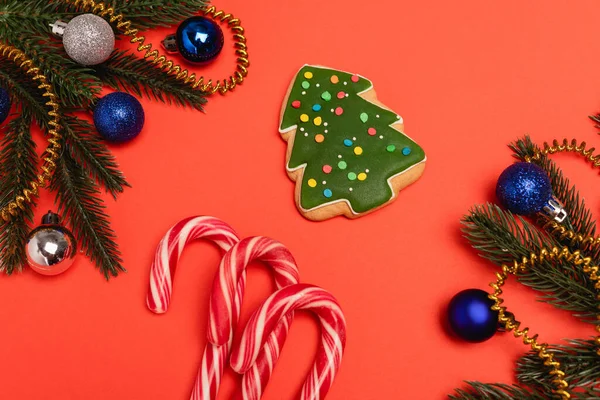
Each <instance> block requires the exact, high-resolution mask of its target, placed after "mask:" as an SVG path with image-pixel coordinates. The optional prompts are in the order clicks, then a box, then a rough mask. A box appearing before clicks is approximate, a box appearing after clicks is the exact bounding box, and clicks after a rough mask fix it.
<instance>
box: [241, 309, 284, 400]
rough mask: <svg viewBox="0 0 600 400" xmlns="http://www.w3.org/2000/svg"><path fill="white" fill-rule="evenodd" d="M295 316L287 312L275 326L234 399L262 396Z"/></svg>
mask: <svg viewBox="0 0 600 400" xmlns="http://www.w3.org/2000/svg"><path fill="white" fill-rule="evenodd" d="M293 318H294V317H293V313H290V314H287V315H286V317H284V318H283V319H282V320H281V322H280V323H279V324H278V325H277V326H276V327H275V330H274V331H273V333H272V334H271V336H270V337H269V339H268V340H267V342H266V343H265V345H264V347H263V352H262V353H260V355H259V356H258V358H257V359H256V362H254V364H252V367H251V368H250V369H249V370H248V371H247V372H246V373H245V374H244V376H243V377H242V389H241V391H238V392H236V393H235V395H234V400H259V399H260V398H261V397H262V394H263V391H264V389H265V388H266V387H267V384H268V383H269V380H270V379H271V375H273V368H274V367H275V363H276V362H277V360H278V359H279V355H280V353H281V349H282V347H283V345H284V344H285V340H286V339H287V335H288V332H289V329H290V324H291V323H292V320H293ZM273 337H274V338H276V340H275V339H273Z"/></svg>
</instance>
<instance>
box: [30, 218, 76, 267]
mask: <svg viewBox="0 0 600 400" xmlns="http://www.w3.org/2000/svg"><path fill="white" fill-rule="evenodd" d="M25 252H26V254H27V263H28V264H29V266H30V267H31V268H32V269H33V270H34V271H36V272H38V273H40V274H42V275H58V274H61V273H63V272H65V271H66V270H67V269H69V267H70V266H71V265H73V262H74V261H75V256H76V255H77V245H76V243H75V238H74V237H73V234H72V233H71V232H70V231H69V230H68V229H67V228H65V227H64V226H62V225H60V224H59V217H58V215H57V214H54V213H52V212H48V214H46V215H45V216H44V217H43V218H42V225H40V226H39V227H37V228H35V229H34V230H33V231H31V233H30V234H29V236H28V239H27V245H26V247H25Z"/></svg>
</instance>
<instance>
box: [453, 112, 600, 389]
mask: <svg viewBox="0 0 600 400" xmlns="http://www.w3.org/2000/svg"><path fill="white" fill-rule="evenodd" d="M598 118H599V119H598V121H599V122H600V117H598ZM509 147H510V148H511V149H512V150H513V152H514V156H515V157H516V158H517V159H518V160H521V161H523V160H525V159H526V158H527V157H531V156H533V155H534V154H535V153H537V151H538V150H539V148H538V147H537V146H536V145H535V144H534V143H533V142H532V141H531V139H530V138H529V137H527V136H526V137H524V138H523V139H519V140H517V141H515V142H514V143H511V144H510V145H509ZM534 162H535V163H537V164H538V165H539V166H541V167H542V168H543V169H544V170H545V171H546V172H547V173H548V175H549V176H550V180H551V184H552V189H553V193H554V195H555V196H556V197H557V199H558V200H560V201H561V202H562V204H563V205H564V207H565V210H566V211H567V213H568V215H569V219H568V221H567V222H566V224H567V227H568V228H569V229H573V230H575V231H577V232H578V233H581V234H582V235H595V234H596V223H595V221H594V220H593V218H592V214H591V211H590V210H589V209H588V208H587V206H586V204H585V201H584V199H583V197H581V196H580V194H579V192H578V191H577V189H576V188H575V186H573V185H572V184H571V183H570V181H569V179H568V178H567V177H566V176H565V175H564V174H563V173H562V171H561V169H560V168H559V167H558V165H557V164H556V163H555V162H554V161H552V160H551V159H549V158H548V157H545V156H544V157H541V158H540V159H539V160H536V161H534ZM546 222H547V221H545V220H537V221H529V220H526V219H524V218H521V217H519V216H515V215H513V214H511V213H510V212H508V211H504V210H502V209H501V208H500V207H498V206H496V205H492V204H486V205H481V206H476V207H474V208H473V209H472V210H471V212H470V213H469V214H468V215H466V216H465V217H464V219H463V233H464V234H465V237H466V238H467V240H468V241H469V242H470V243H471V245H472V246H473V247H474V248H475V249H476V250H477V251H478V252H479V254H480V255H481V256H482V257H484V258H486V259H488V260H490V261H491V262H493V263H494V264H496V265H501V264H505V263H512V262H513V260H521V259H522V258H523V257H529V256H530V255H531V254H536V253H538V252H539V251H540V249H541V248H548V249H549V248H552V247H555V246H556V247H559V248H562V247H565V246H566V247H568V248H569V250H570V251H571V252H575V251H581V252H583V254H584V255H586V256H590V257H591V258H592V262H593V263H594V264H595V265H598V261H600V251H599V249H597V248H592V247H590V246H582V245H580V244H578V243H572V242H571V241H570V240H568V239H563V238H560V237H555V236H551V235H550V234H549V233H547V232H546V231H545V230H544V229H543V228H542V227H543V225H545V223H546ZM518 279H519V281H520V282H521V283H523V284H525V285H526V286H529V287H531V288H533V289H534V290H536V291H538V292H539V293H540V294H539V296H538V298H539V299H540V300H541V301H544V302H547V303H550V304H552V305H554V306H556V307H557V308H560V309H563V310H567V311H570V312H571V313H572V314H573V315H574V316H575V317H577V318H579V319H581V320H582V321H585V322H588V323H592V324H597V323H600V322H599V321H598V319H597V318H596V314H597V313H598V301H597V297H596V296H597V293H596V289H595V288H594V284H593V282H591V280H590V279H589V278H588V276H587V274H585V273H584V272H583V270H582V268H581V266H576V265H573V264H571V263H567V262H563V261H551V260H545V261H544V262H543V263H541V264H538V265H536V266H534V267H533V268H529V269H528V270H527V271H525V272H524V273H521V274H519V276H518ZM597 350H598V349H597V345H596V343H595V342H594V341H591V340H587V341H586V340H570V341H569V342H568V343H567V344H566V345H551V346H549V348H548V351H551V352H552V353H553V354H554V355H555V357H556V359H557V360H558V361H560V363H561V368H562V369H563V370H564V371H565V373H566V375H567V378H568V380H569V390H570V393H571V396H572V398H574V399H600V389H599V388H598V386H597V384H596V382H598V380H599V379H600V356H598V354H597ZM548 372H549V370H548V369H547V367H545V366H544V365H543V361H542V360H541V359H540V358H539V356H538V355H537V354H536V353H534V352H529V353H527V354H526V355H525V356H523V357H522V358H521V359H520V360H519V361H518V363H517V379H518V381H519V382H520V383H521V384H522V385H523V386H522V387H521V386H516V385H512V386H510V385H504V384H498V383H494V384H486V383H481V382H468V385H469V387H468V388H466V389H457V390H456V395H451V396H449V397H450V398H452V399H464V400H471V399H538V398H540V399H545V398H548V397H551V396H550V395H549V393H552V390H553V389H554V386H553V385H552V377H551V376H550V374H549V373H548Z"/></svg>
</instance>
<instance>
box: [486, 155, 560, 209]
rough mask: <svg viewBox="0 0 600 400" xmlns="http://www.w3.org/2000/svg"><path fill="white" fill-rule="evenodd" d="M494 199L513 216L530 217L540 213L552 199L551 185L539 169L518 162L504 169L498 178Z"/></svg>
mask: <svg viewBox="0 0 600 400" xmlns="http://www.w3.org/2000/svg"><path fill="white" fill-rule="evenodd" d="M496 197H498V200H499V201H500V203H501V204H502V205H503V206H504V207H505V208H506V209H507V210H509V211H510V212H512V213H513V214H519V215H531V214H535V213H538V212H540V211H542V210H543V208H544V206H545V205H546V204H548V201H549V200H550V199H552V185H551V184H550V178H549V177H548V174H547V173H546V171H544V170H543V169H542V168H541V167H539V166H537V165H535V164H532V163H528V162H519V163H516V164H513V165H511V166H510V167H508V168H506V169H505V170H504V172H502V174H501V175H500V178H498V184H497V186H496Z"/></svg>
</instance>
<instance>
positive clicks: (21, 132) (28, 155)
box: [0, 114, 38, 275]
mask: <svg viewBox="0 0 600 400" xmlns="http://www.w3.org/2000/svg"><path fill="white" fill-rule="evenodd" d="M31 123H32V120H31V117H30V116H29V115H27V114H21V115H19V116H18V117H16V118H15V119H13V120H11V121H10V122H9V123H8V124H7V125H6V127H5V128H4V129H2V131H0V132H1V133H2V135H3V138H2V150H0V194H1V197H0V207H4V206H6V205H7V204H8V203H10V202H11V201H13V200H14V198H15V196H16V195H18V194H21V192H22V191H23V189H25V188H27V187H28V185H29V182H30V181H32V180H35V176H36V171H35V168H36V165H37V161H38V160H37V154H36V153H35V142H34V141H33V140H32V138H31V134H30V127H31ZM34 206H35V204H34V203H24V204H23V209H22V212H20V213H19V214H18V215H16V216H14V217H13V219H12V220H11V221H10V222H8V223H4V224H3V226H2V228H1V231H0V257H1V260H2V261H1V262H0V271H4V272H6V274H8V275H10V274H12V273H13V272H14V271H21V269H22V267H23V265H24V264H25V263H26V261H27V258H26V256H25V243H26V241H27V235H28V233H29V227H28V222H31V221H32V218H33V208H34Z"/></svg>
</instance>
